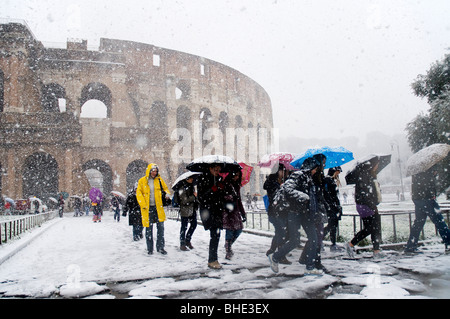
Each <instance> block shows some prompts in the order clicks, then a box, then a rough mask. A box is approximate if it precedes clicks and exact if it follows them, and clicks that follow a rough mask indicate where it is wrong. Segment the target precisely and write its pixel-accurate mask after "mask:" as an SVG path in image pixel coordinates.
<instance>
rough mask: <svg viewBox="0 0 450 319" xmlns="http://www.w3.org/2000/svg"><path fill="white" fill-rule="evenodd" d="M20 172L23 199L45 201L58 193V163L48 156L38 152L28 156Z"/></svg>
mask: <svg viewBox="0 0 450 319" xmlns="http://www.w3.org/2000/svg"><path fill="white" fill-rule="evenodd" d="M22 171H23V175H22V185H23V189H22V192H23V196H24V197H25V198H27V197H31V196H36V197H38V198H40V199H43V200H46V199H48V197H50V196H54V195H55V194H57V193H58V191H59V190H58V186H59V184H58V163H57V162H56V160H55V158H54V157H53V156H51V155H50V154H47V153H44V152H38V153H34V154H32V155H30V156H28V157H27V159H26V160H25V163H24V165H23V170H22Z"/></svg>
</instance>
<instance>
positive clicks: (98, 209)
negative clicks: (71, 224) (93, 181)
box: [92, 202, 103, 223]
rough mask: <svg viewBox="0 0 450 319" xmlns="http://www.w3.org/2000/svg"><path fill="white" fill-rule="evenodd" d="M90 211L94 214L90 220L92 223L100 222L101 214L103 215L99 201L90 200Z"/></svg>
mask: <svg viewBox="0 0 450 319" xmlns="http://www.w3.org/2000/svg"><path fill="white" fill-rule="evenodd" d="M92 213H93V214H94V216H93V218H92V221H93V222H94V223H97V222H98V223H101V222H102V215H103V208H102V202H100V203H94V202H92Z"/></svg>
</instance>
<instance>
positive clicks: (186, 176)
mask: <svg viewBox="0 0 450 319" xmlns="http://www.w3.org/2000/svg"><path fill="white" fill-rule="evenodd" d="M199 174H201V173H199V172H186V173H183V174H181V175H180V176H178V178H177V179H176V180H175V182H174V183H173V185H172V189H174V188H175V186H176V185H177V184H178V183H179V182H181V181H183V180H185V179H187V178H189V177H192V176H194V175H199Z"/></svg>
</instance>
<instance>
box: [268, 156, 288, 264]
mask: <svg viewBox="0 0 450 319" xmlns="http://www.w3.org/2000/svg"><path fill="white" fill-rule="evenodd" d="M287 178H288V171H287V170H286V168H285V167H284V165H283V164H279V166H278V171H277V172H276V173H273V174H270V175H268V176H267V178H266V181H265V182H264V185H263V188H264V189H265V190H266V191H267V197H268V198H269V207H268V210H267V215H268V217H269V222H270V223H272V225H273V227H274V236H273V238H272V243H271V245H270V248H269V250H268V251H267V252H266V256H268V255H270V254H273V253H274V252H275V251H276V250H277V248H279V247H281V245H283V244H284V243H285V242H286V240H287V212H283V211H280V210H277V209H275V208H274V205H273V200H274V197H275V194H276V192H277V190H278V189H279V188H280V187H281V185H283V183H284V182H285V180H286V179H287ZM279 263H280V264H287V265H289V264H292V263H291V262H290V261H289V260H288V259H287V258H286V256H284V257H282V258H281V259H280V260H279Z"/></svg>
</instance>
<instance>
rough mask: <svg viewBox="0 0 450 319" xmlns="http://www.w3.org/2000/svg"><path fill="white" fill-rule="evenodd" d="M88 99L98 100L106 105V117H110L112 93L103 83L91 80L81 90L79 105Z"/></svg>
mask: <svg viewBox="0 0 450 319" xmlns="http://www.w3.org/2000/svg"><path fill="white" fill-rule="evenodd" d="M89 100H98V101H100V102H102V103H103V104H104V105H105V106H106V117H107V118H111V109H112V93H111V90H110V89H109V88H108V87H107V86H106V85H104V84H102V83H98V82H93V83H89V84H88V85H86V86H85V87H84V88H83V89H82V90H81V98H80V107H82V106H83V105H84V104H85V103H86V102H87V101H89Z"/></svg>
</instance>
